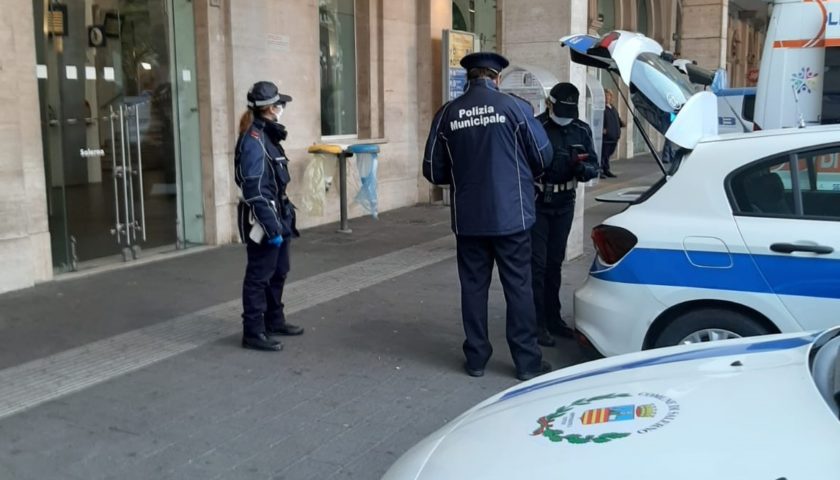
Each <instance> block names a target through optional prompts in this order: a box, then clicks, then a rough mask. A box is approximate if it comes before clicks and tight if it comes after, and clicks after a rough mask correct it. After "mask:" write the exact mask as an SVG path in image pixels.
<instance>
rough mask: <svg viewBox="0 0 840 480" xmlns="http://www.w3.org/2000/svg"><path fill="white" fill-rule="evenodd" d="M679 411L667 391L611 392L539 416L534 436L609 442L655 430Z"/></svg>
mask: <svg viewBox="0 0 840 480" xmlns="http://www.w3.org/2000/svg"><path fill="white" fill-rule="evenodd" d="M679 413H680V405H679V404H678V403H677V402H676V400H674V399H672V398H669V397H666V396H665V395H660V394H658V393H647V392H641V393H635V394H630V393H609V394H606V395H599V396H596V397H590V398H582V399H579V400H576V401H574V402H572V403H570V404H568V405H564V406H562V407H560V408H558V409H557V410H555V411H554V413H552V414H550V415H546V416H544V417H540V418H539V419H538V420H537V424H539V428H538V429H536V430H535V431H534V432H533V433H531V436H534V437H545V438H547V439H548V440H550V441H551V442H555V443H558V442H567V443H571V444H576V445H580V444H585V443H596V444H600V443H607V442H611V441H613V440H618V439H621V438H627V437H629V436H631V435H644V434H648V433H650V432H653V431H656V430H658V429H660V428H662V427H664V426H666V425H668V424H669V423H671V422H673V421H674V420H675V419H676V418H677V416H678V415H679Z"/></svg>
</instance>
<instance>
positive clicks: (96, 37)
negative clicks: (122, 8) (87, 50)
mask: <svg viewBox="0 0 840 480" xmlns="http://www.w3.org/2000/svg"><path fill="white" fill-rule="evenodd" d="M88 45H90V46H91V47H101V46H103V45H105V28H104V27H103V26H102V25H94V26H92V27H88Z"/></svg>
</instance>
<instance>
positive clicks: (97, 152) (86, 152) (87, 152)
mask: <svg viewBox="0 0 840 480" xmlns="http://www.w3.org/2000/svg"><path fill="white" fill-rule="evenodd" d="M79 155H80V156H81V157H82V158H91V157H104V156H105V150H102V149H101V148H80V149H79Z"/></svg>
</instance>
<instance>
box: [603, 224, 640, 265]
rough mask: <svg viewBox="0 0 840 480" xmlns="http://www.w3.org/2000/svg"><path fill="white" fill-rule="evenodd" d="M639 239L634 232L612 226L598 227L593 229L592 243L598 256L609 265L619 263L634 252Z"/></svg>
mask: <svg viewBox="0 0 840 480" xmlns="http://www.w3.org/2000/svg"><path fill="white" fill-rule="evenodd" d="M638 240H639V239H638V238H636V236H635V235H633V233H632V232H630V231H629V230H626V229H624V228H621V227H614V226H612V225H598V226H597V227H595V228H593V229H592V242H593V243H594V244H595V250H597V251H598V256H599V257H600V258H601V260H602V261H603V262H604V263H605V264H607V265H613V264H616V263H618V261H619V260H621V259H622V258H624V256H625V255H627V254H628V253H630V250H633V247H635V246H636V243H638Z"/></svg>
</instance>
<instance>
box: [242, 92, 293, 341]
mask: <svg viewBox="0 0 840 480" xmlns="http://www.w3.org/2000/svg"><path fill="white" fill-rule="evenodd" d="M291 101H292V97H290V96H288V95H283V94H281V93H279V92H278V91H277V86H276V85H274V84H273V83H271V82H257V83H255V84H254V86H253V87H251V89H250V90H249V91H248V111H247V112H245V114H244V115H243V116H242V120H241V121H240V124H239V139H238V140H237V142H236V156H235V160H234V162H235V170H236V184H237V185H238V186H239V189H240V201H239V206H238V209H237V214H238V223H239V235H240V238H241V239H242V241H243V242H244V243H245V244H246V246H247V251H248V266H247V268H246V270H245V281H244V282H243V286H242V307H243V313H242V327H243V334H242V346H243V347H245V348H252V349H255V350H266V351H279V350H282V349H283V345H282V343H280V341H279V340H277V339H276V338H275V337H277V336H281V335H300V334H302V333H303V328H301V327H298V326H295V325H291V324H288V323H286V318H285V316H284V315H283V301H282V298H283V286H284V285H285V283H286V275H287V274H288V273H289V242H290V240H291V237H293V236H298V232H297V229H296V228H295V213H294V206H293V205H292V204H291V202H289V199H288V198H287V197H286V186H287V185H288V184H289V180H290V179H291V178H290V177H289V170H288V162H289V161H288V159H286V154H285V152H284V151H283V147H282V146H281V145H280V142H281V141H283V140H285V139H286V127H285V126H284V125H283V124H281V123H280V116H281V115H282V114H283V109H284V108H285V106H286V104H287V103H288V102H291Z"/></svg>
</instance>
